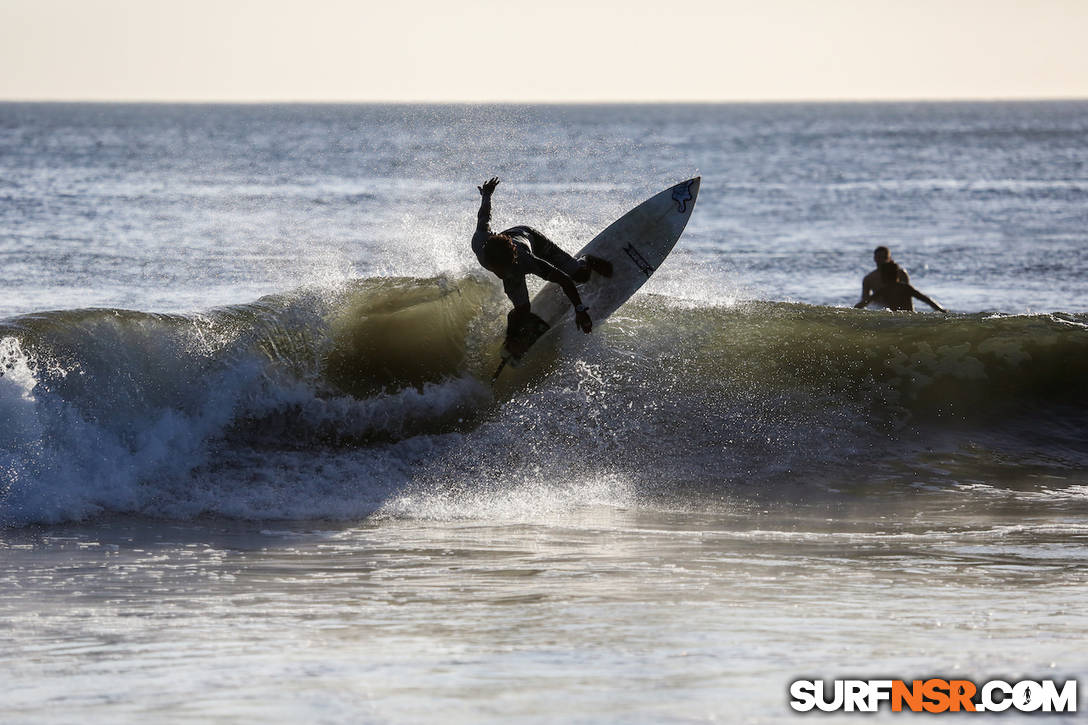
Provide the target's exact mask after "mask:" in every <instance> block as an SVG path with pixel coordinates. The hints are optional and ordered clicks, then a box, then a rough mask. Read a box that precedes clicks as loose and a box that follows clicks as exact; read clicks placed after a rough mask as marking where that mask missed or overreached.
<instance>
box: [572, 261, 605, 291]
mask: <svg viewBox="0 0 1088 725" xmlns="http://www.w3.org/2000/svg"><path fill="white" fill-rule="evenodd" d="M578 261H579V262H581V263H582V268H581V269H580V270H578V272H577V273H576V274H575V275H574V276H573V277H571V279H573V280H574V281H575V283H576V284H582V283H583V282H586V281H588V280H589V275H590V273H591V272H596V273H597V274H599V275H601V276H602V277H611V276H612V263H611V262H609V261H608V260H607V259H602V258H601V257H596V256H594V255H592V254H587V255H586V256H584V257H581V258H580V259H579V260H578Z"/></svg>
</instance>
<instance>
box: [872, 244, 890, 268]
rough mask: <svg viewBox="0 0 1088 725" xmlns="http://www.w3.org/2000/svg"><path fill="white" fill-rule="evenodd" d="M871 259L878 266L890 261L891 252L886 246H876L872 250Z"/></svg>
mask: <svg viewBox="0 0 1088 725" xmlns="http://www.w3.org/2000/svg"><path fill="white" fill-rule="evenodd" d="M873 261H874V262H876V266H878V267H879V266H880V265H882V264H884V263H885V262H890V261H892V253H891V252H890V251H889V250H888V248H887V247H877V248H876V249H874V250H873Z"/></svg>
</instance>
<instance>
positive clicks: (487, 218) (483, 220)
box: [476, 176, 499, 234]
mask: <svg viewBox="0 0 1088 725" xmlns="http://www.w3.org/2000/svg"><path fill="white" fill-rule="evenodd" d="M498 185H499V177H497V176H492V177H491V178H490V179H488V180H487V181H485V182H484V183H483V185H482V186H477V187H476V188H477V189H479V190H480V197H481V199H480V211H479V212H478V213H477V214H476V234H490V233H491V195H492V194H494V193H495V187H496V186H498Z"/></svg>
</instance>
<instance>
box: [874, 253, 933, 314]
mask: <svg viewBox="0 0 1088 725" xmlns="http://www.w3.org/2000/svg"><path fill="white" fill-rule="evenodd" d="M901 274H903V268H902V267H900V266H899V265H898V264H896V263H895V262H891V261H889V262H884V263H883V264H881V265H880V279H881V283H882V284H881V287H880V288H879V289H878V290H877V291H876V292H874V293H873V294H872V295H870V296H868V297H865V298H863V299H862V300H861V302H859V303H858V306H859V307H864V306H865V305H867V304H869V302H871V301H872V302H879V303H880V304H882V305H884V306H885V307H887V308H888V309H889V310H895V311H907V312H914V300H915V299H918V300H921V301H922V302H925V303H926V304H927V305H929V306H930V307H932V308H933V309H935V310H937V312H948V310H946V309H945V308H943V307H941V306H940V305H939V304H937V303H936V302H934V301H933V300H932V299H930V298H929V297H927V296H926V295H924V294H922V293H921V292H919V291H918V290H916V289H915V288H914V287H913V286H911V284H910V283H908V282H901V281H899V279H900V275H901Z"/></svg>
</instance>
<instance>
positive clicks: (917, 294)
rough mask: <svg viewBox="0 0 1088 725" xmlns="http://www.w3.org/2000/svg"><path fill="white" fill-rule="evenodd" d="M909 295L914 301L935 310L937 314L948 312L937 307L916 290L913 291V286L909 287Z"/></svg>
mask: <svg viewBox="0 0 1088 725" xmlns="http://www.w3.org/2000/svg"><path fill="white" fill-rule="evenodd" d="M910 293H911V295H912V296H913V297H914V298H915V299H918V300H921V301H922V302H925V303H926V304H927V305H929V306H930V307H932V308H933V309H935V310H937V312H948V310H946V309H945V308H943V307H941V306H940V305H938V304H937V303H936V302H934V301H933V300H931V299H930V298H929V297H927V296H926V295H924V294H922V293H921V292H919V291H918V290H916V289H914V287H913V286H911V288H910Z"/></svg>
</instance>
